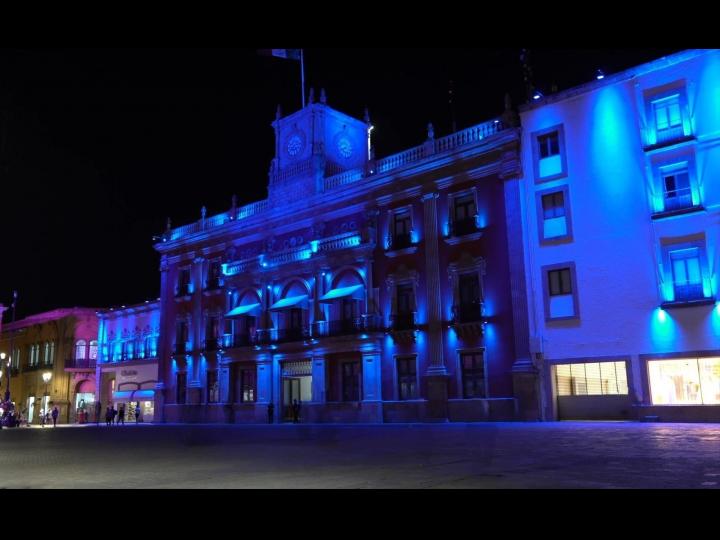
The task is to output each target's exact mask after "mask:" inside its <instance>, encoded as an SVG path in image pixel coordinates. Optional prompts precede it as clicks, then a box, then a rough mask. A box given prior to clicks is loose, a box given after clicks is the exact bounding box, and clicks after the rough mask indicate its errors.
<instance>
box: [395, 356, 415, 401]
mask: <svg viewBox="0 0 720 540" xmlns="http://www.w3.org/2000/svg"><path fill="white" fill-rule="evenodd" d="M397 378H398V397H399V399H400V401H406V400H409V399H417V359H416V357H415V356H407V357H399V358H398V359H397Z"/></svg>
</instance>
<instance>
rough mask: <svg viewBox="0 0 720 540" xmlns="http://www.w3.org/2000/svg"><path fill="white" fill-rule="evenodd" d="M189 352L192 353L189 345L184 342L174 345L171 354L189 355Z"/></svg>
mask: <svg viewBox="0 0 720 540" xmlns="http://www.w3.org/2000/svg"><path fill="white" fill-rule="evenodd" d="M191 352H192V347H191V346H190V344H189V343H186V342H184V341H181V342H178V343H175V345H173V354H174V355H177V354H188V353H191Z"/></svg>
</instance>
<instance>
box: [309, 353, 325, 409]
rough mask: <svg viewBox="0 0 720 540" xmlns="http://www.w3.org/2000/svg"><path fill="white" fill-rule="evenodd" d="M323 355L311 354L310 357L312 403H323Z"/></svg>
mask: <svg viewBox="0 0 720 540" xmlns="http://www.w3.org/2000/svg"><path fill="white" fill-rule="evenodd" d="M325 365H326V364H325V357H324V356H313V359H312V400H313V403H325V402H326V400H327V396H326V395H325Z"/></svg>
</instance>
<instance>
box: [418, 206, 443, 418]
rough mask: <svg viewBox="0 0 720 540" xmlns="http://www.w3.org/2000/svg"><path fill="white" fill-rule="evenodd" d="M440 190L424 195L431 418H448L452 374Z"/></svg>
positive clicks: (427, 374)
mask: <svg viewBox="0 0 720 540" xmlns="http://www.w3.org/2000/svg"><path fill="white" fill-rule="evenodd" d="M438 197H439V196H438V194H437V193H428V194H426V195H423V198H422V201H423V210H424V216H425V220H424V225H425V239H424V240H425V278H426V283H427V349H426V354H427V359H428V367H427V371H426V372H425V378H426V380H427V396H426V397H427V400H428V403H427V408H426V416H427V419H428V420H436V421H447V419H448V411H447V401H448V373H447V368H446V367H445V360H444V355H443V330H442V321H443V316H442V297H441V291H440V256H439V249H438V241H439V238H440V235H439V234H438V232H439V231H438V213H437V200H438Z"/></svg>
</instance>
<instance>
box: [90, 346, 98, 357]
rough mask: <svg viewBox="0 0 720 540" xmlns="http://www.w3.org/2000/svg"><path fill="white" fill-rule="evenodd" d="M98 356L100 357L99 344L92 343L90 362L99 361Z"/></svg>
mask: <svg viewBox="0 0 720 540" xmlns="http://www.w3.org/2000/svg"><path fill="white" fill-rule="evenodd" d="M97 355H98V342H97V341H91V342H90V360H97Z"/></svg>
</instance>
